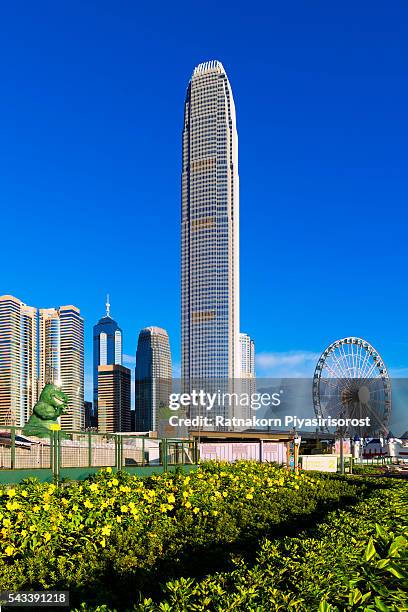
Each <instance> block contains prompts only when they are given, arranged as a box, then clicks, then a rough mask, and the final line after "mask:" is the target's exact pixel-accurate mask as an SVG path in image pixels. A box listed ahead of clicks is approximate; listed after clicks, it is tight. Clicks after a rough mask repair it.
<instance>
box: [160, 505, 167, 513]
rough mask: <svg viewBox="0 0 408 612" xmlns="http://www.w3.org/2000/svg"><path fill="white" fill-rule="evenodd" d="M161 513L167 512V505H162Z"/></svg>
mask: <svg viewBox="0 0 408 612" xmlns="http://www.w3.org/2000/svg"><path fill="white" fill-rule="evenodd" d="M160 512H167V505H166V504H160Z"/></svg>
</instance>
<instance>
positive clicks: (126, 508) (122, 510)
mask: <svg viewBox="0 0 408 612" xmlns="http://www.w3.org/2000/svg"><path fill="white" fill-rule="evenodd" d="M120 511H121V512H123V513H125V512H129V508H128V507H127V506H121V507H120Z"/></svg>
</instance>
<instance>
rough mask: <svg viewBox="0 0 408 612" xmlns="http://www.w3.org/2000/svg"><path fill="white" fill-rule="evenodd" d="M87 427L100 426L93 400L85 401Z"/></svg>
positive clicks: (94, 427)
mask: <svg viewBox="0 0 408 612" xmlns="http://www.w3.org/2000/svg"><path fill="white" fill-rule="evenodd" d="M84 419H85V429H96V428H97V426H98V423H97V420H96V417H95V413H94V410H93V407H92V402H87V401H84Z"/></svg>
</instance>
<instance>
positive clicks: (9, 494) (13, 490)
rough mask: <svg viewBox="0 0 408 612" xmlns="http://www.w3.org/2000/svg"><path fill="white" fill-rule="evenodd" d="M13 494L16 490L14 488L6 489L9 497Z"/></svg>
mask: <svg viewBox="0 0 408 612" xmlns="http://www.w3.org/2000/svg"><path fill="white" fill-rule="evenodd" d="M15 494H16V490H15V489H9V490H8V491H7V495H8V496H9V497H14V496H15Z"/></svg>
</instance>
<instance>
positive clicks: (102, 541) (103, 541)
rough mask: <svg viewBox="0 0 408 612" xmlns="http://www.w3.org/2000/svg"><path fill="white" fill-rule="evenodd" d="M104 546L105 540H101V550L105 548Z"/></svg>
mask: <svg viewBox="0 0 408 612" xmlns="http://www.w3.org/2000/svg"><path fill="white" fill-rule="evenodd" d="M105 544H106V540H105V538H102V540H101V546H102V547H103V548H105Z"/></svg>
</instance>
